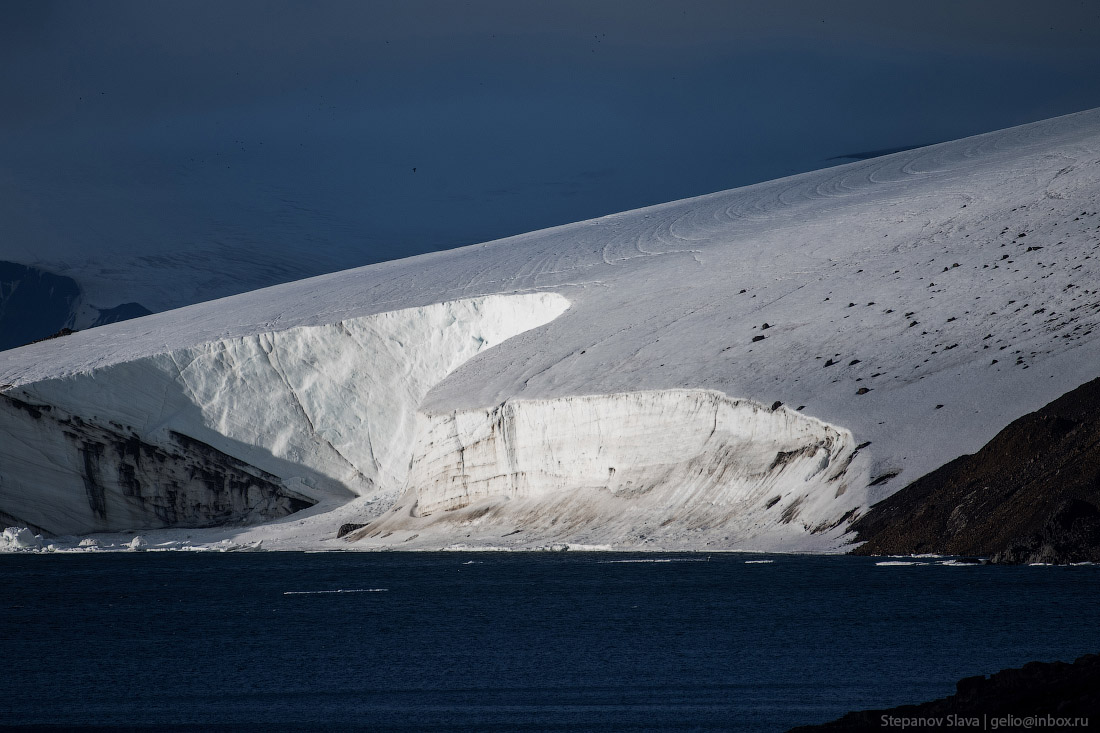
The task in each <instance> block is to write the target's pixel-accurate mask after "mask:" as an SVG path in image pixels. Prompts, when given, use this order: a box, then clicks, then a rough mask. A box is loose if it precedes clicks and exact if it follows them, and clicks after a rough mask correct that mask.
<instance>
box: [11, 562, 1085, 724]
mask: <svg viewBox="0 0 1100 733" xmlns="http://www.w3.org/2000/svg"><path fill="white" fill-rule="evenodd" d="M747 560H771V561H772V562H769V563H747V562H746V561H747ZM655 561H656V562H655ZM0 588H2V591H0V592H2V596H0V663H2V665H3V670H2V671H0V725H4V726H28V725H33V726H56V728H42V729H56V730H70V729H73V728H74V727H78V726H98V727H102V728H113V729H122V730H189V731H190V730H201V731H208V730H209V731H251V730H255V731H260V730H263V731H268V730H302V731H314V730H326V729H327V730H340V731H349V730H372V731H782V730H786V729H787V728H789V727H791V726H794V725H799V724H805V723H814V722H824V721H826V720H830V719H833V718H835V717H837V716H839V715H841V714H842V713H844V712H846V711H849V710H855V709H865V708H881V707H887V706H894V705H899V704H903V703H912V702H918V701H923V700H928V699H933V698H937V697H942V696H944V695H948V694H951V693H952V692H953V691H954V683H955V681H956V680H957V679H959V678H961V677H965V676H969V675H975V674H985V673H991V672H994V671H997V670H1000V669H1002V668H1005V667H1011V666H1019V665H1021V664H1023V663H1024V662H1027V661H1031V660H1044V661H1052V660H1056V659H1060V660H1065V661H1070V660H1072V659H1074V658H1075V657H1077V656H1079V655H1081V654H1084V653H1087V652H1098V651H1100V623H1098V621H1100V604H1098V603H1097V602H1096V599H1097V597H1100V567H1069V568H1066V567H995V566H973V567H949V566H943V565H938V564H931V565H920V566H880V565H876V561H875V560H874V559H869V558H855V557H813V556H789V555H787V556H783V555H771V556H756V555H741V554H715V555H711V556H710V557H709V560H708V558H707V557H706V556H693V555H624V554H607V553H574V552H565V553H546V554H540V553H531V554H527V553H525V554H497V553H468V554H466V553H463V554H458V553H438V554H436V553H378V554H350V553H349V554H333V553H329V554H298V553H254V554H245V553H224V554H222V553H122V554H87V555H85V554H71V555H49V556H43V555H35V556H28V555H5V556H0ZM332 591H342V592H332Z"/></svg>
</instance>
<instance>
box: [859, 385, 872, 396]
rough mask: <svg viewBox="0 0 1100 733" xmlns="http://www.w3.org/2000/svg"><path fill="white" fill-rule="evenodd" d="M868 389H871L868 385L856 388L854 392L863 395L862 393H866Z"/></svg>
mask: <svg viewBox="0 0 1100 733" xmlns="http://www.w3.org/2000/svg"><path fill="white" fill-rule="evenodd" d="M870 391H871V388H870V387H860V388H859V389H857V390H856V394H858V395H864V394H867V393H868V392H870Z"/></svg>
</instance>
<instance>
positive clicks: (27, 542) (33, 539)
mask: <svg viewBox="0 0 1100 733" xmlns="http://www.w3.org/2000/svg"><path fill="white" fill-rule="evenodd" d="M4 544H6V545H7V546H8V547H10V548H12V549H17V550H38V549H41V548H42V535H36V534H35V533H34V532H32V531H30V530H29V529H27V528H26V527H8V528H7V529H5V530H4Z"/></svg>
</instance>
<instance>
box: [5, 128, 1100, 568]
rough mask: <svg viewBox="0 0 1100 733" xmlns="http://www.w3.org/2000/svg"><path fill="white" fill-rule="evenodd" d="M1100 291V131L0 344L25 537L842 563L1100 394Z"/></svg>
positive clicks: (924, 160)
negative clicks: (566, 550)
mask: <svg viewBox="0 0 1100 733" xmlns="http://www.w3.org/2000/svg"><path fill="white" fill-rule="evenodd" d="M1098 280H1100V111H1097V110H1093V111H1089V112H1083V113H1079V114H1076V115H1069V116H1066V117H1060V118H1056V119H1053V120H1047V121H1044V122H1040V123H1035V124H1031V125H1025V126H1022V127H1017V128H1012V129H1009V130H1002V131H999V132H994V133H989V134H986V135H979V136H976V137H973V138H967V139H965V140H959V141H955V142H950V143H943V144H940V145H934V146H931V147H927V148H922V149H917V150H910V151H905V152H901V153H896V154H893V155H888V156H884V157H881V158H875V159H872V160H867V161H862V162H857V163H852V164H849V165H844V166H838V167H835V168H829V169H826V170H822V171H817V172H813V173H808V174H803V175H798V176H792V177H790V178H784V179H780V180H777V181H771V182H768V183H762V184H757V185H754V186H748V187H745V188H741V189H736V190H732V191H726V192H721V193H716V194H712V195H709V196H702V197H699V198H694V199H688V200H684V201H677V202H672V203H669V204H664V205H661V206H654V207H649V208H646V209H640V210H637V211H631V212H626V213H622V214H616V215H611V216H606V217H601V218H599V219H594V220H591V221H585V222H579V223H576V224H571V225H567V226H562V227H557V228H554V229H548V230H545V231H541V232H533V233H531V234H526V235H522V236H518V237H512V238H509V239H505V240H500V241H496V242H489V243H486V244H482V245H475V246H471V247H465V248H462V249H459V250H453V251H448V252H439V253H434V254H431V255H425V256H421V257H415V258H409V259H406V260H400V261H395V262H389V263H384V264H381V265H373V266H370V267H365V268H360V269H357V270H349V271H346V272H340V273H335V274H332V275H327V276H322V277H318V278H312V279H309V280H303V281H299V282H295V283H289V284H286V285H282V286H277V287H273V288H267V289H265V290H261V291H255V292H251V293H246V294H243V295H240V296H235V297H233V298H226V299H223V300H220V301H214V302H211V303H203V304H199V305H195V306H190V307H188V308H183V309H179V310H176V311H171V312H166V313H159V314H155V315H152V316H147V317H145V318H140V319H136V320H133V321H127V322H124V323H118V324H113V325H108V326H103V327H101V328H97V329H91V330H88V331H85V332H81V333H77V334H74V335H71V336H68V337H65V338H63V339H56V340H54V341H52V342H44V343H40V344H34V345H32V346H28V347H24V348H21V349H16V350H12V351H6V352H2V353H0V393H2V395H3V397H4V399H3V400H0V402H3V405H2V406H0V415H2V418H0V420H2V421H3V422H2V424H0V431H2V434H3V437H4V439H3V442H2V445H0V521H3V522H4V523H5V524H9V525H19V526H27V527H30V528H31V529H32V530H34V531H36V532H37V531H38V530H48V531H50V532H53V533H70V534H71V533H81V534H82V533H88V532H110V531H112V530H116V531H117V530H121V529H140V530H141V533H142V535H143V536H144V537H146V539H147V540H148V541H149V542H150V543H151V544H153V545H154V546H155V545H157V544H158V543H159V542H162V541H168V540H169V539H171V540H173V541H176V540H178V541H184V540H189V541H192V542H203V543H216V542H221V541H222V540H224V539H229V540H231V541H232V542H236V543H238V544H249V543H254V542H258V541H261V540H262V541H263V547H264V548H265V549H267V548H270V549H281V548H288V549H289V548H300V549H324V548H331V549H337V548H339V549H366V548H369V547H381V546H387V547H401V548H405V547H407V548H414V547H415V548H431V547H455V546H477V547H490V546H492V547H509V548H524V547H526V548H530V547H538V546H548V545H550V544H554V543H561V542H566V543H580V544H585V545H599V546H614V547H640V548H653V549H665V548H666V547H667V548H680V549H687V548H699V549H705V548H710V549H748V550H751V549H762V550H783V549H787V550H797V549H801V550H817V551H828V550H837V549H840V548H841V547H842V546H843V544H844V542H845V535H844V534H843V532H844V530H845V529H846V520H844V517H845V516H849V518H850V517H851V516H855V514H858V513H859V512H860V511H861V510H862V508H863V507H865V506H866V505H867V504H869V503H871V502H873V501H877V500H878V499H881V498H883V497H885V496H888V495H889V494H891V493H892V492H894V491H896V490H897V489H898V488H900V487H901V486H902V485H904V484H905V483H907V482H909V481H912V480H914V479H916V478H918V477H919V476H921V475H923V474H924V473H927V472H928V471H930V470H932V469H935V468H937V467H939V466H941V465H943V464H944V463H946V462H947V461H950V460H952V459H953V458H955V457H957V456H959V455H961V454H964V453H968V452H974V451H976V450H977V449H978V448H980V447H981V446H982V445H983V444H985V443H986V442H987V441H988V440H989V439H990V438H992V437H993V436H994V435H995V434H996V433H997V432H998V431H999V430H1000V429H1001V428H1003V427H1004V426H1005V425H1007V424H1008V423H1010V422H1011V421H1012V420H1014V419H1016V418H1018V417H1020V416H1021V415H1023V414H1025V413H1027V412H1030V411H1032V410H1034V409H1037V408H1038V407H1040V406H1042V405H1044V404H1046V403H1047V402H1050V401H1051V400H1052V399H1054V398H1055V397H1057V396H1059V395H1061V394H1063V393H1065V392H1067V391H1069V390H1070V389H1073V388H1074V387H1076V386H1078V385H1080V384H1082V383H1084V382H1086V381H1088V380H1090V379H1093V378H1095V377H1096V376H1097V374H1096V367H1095V364H1097V363H1098V362H1100V291H1098V290H1097V289H1095V287H1094V285H1093V284H1094V283H1095V282H1097V281H1098ZM494 314H495V315H494ZM489 323H496V324H497V325H496V326H494V327H492V328H490V327H489V326H488V325H486V324H489ZM345 330H346V331H347V333H345V332H344V331H345ZM490 346H491V348H490ZM723 401H724V402H723ZM719 402H721V403H722V405H721V406H720V408H714V409H712V406H713V405H716V404H718V403H719ZM693 405H694V407H693ZM704 405H710V406H708V407H701V406H704ZM724 410H728V414H729V415H730V416H731V417H729V420H728V423H725V424H727V425H729V426H732V427H730V428H729V430H728V431H726V430H725V429H719V427H720V425H718V424H716V420H715V417H714V416H715V415H718V414H719V413H721V412H722V411H724ZM723 414H725V413H723ZM704 416H709V419H710V424H709V426H708V427H706V428H704V427H703V426H704V425H706V419H705V417H704ZM725 419H726V418H725V417H723V418H722V420H725ZM544 421H548V422H547V423H545V425H544ZM537 425H544V426H543V427H542V428H537V427H536V426H537ZM494 426H498V427H494ZM494 430H495V431H496V432H495V433H494V432H493V431H494ZM532 430H534V432H532ZM712 430H713V431H714V432H713V435H712V434H711V431H712ZM540 431H541V432H540ZM785 431H787V432H785ZM815 431H816V432H815ZM112 436H114V437H112ZM570 436H573V437H570ZM632 441H638V442H639V444H640V443H641V442H643V441H644V442H645V444H646V445H648V450H644V449H637V451H636V452H632V451H635V448H634V447H632V443H631V442H632ZM97 445H102V446H103V447H102V450H101V449H100V448H97V447H96V446H97ZM735 445H736V446H742V448H739V449H738V450H732V449H731V448H730V447H731V446H735ZM744 446H750V447H749V448H747V449H745V448H744ZM788 454H790V455H794V456H795V457H794V458H792V459H790V461H789V462H787V463H784V462H783V459H782V456H783V455H788ZM825 455H828V464H829V465H828V466H827V467H826V468H824V469H823V470H821V471H818V472H816V473H815V472H814V469H815V467H816V465H817V464H815V463H814V461H816V460H819V459H820V458H821V457H822V456H825ZM135 456H137V458H135ZM722 456H725V457H724V458H723V457H722ZM849 458H851V461H850V462H849V461H848V459H849ZM777 459H779V460H778V462H776V461H777ZM139 462H140V465H138V463H139ZM631 462H633V464H632V465H628V464H630V463H631ZM773 463H774V464H775V465H774V466H773ZM620 464H621V465H620ZM161 465H163V466H164V467H163V469H161V468H159V466H161ZM150 466H158V467H157V468H156V469H155V470H153V469H151V468H150ZM841 467H843V474H844V476H843V477H839V478H836V480H834V481H830V480H829V479H830V478H832V477H833V476H836V475H838V474H837V473H834V472H837V471H839V470H840V468H841ZM612 468H613V469H615V470H614V473H612V471H611V469H612ZM712 469H714V470H713V473H711V470H712ZM149 471H153V473H152V474H150V473H149ZM692 471H697V473H696V474H692V473H691V472H692ZM666 472H667V473H666ZM605 474H606V475H605ZM414 476H415V477H416V478H415V480H414V481H413V482H410V480H409V479H410V477H414ZM685 477H687V478H685ZM718 477H720V478H718ZM628 481H630V482H634V484H632V485H631V486H629V487H628V486H627V484H626V483H625V482H628ZM639 482H641V483H639ZM643 485H644V486H643ZM841 485H846V488H845V491H844V492H839V491H838V489H839V488H840V487H841ZM639 486H643V488H642V489H641V490H640V489H639V488H638V487H639ZM765 486H767V487H768V489H767V490H765V489H764V488H763V487H765ZM772 488H774V491H773V490H772ZM689 494H690V497H689V496H688V495H689ZM776 496H778V497H779V500H778V501H777V502H775V503H773V504H771V506H769V502H772V500H773V499H775V498H776ZM399 497H400V498H399ZM567 497H568V498H567ZM800 497H804V498H801V499H800ZM742 499H744V500H745V501H746V502H748V503H743V504H739V503H738V502H740V501H741V500H742ZM681 500H683V501H681ZM422 501H423V506H424V507H429V506H431V507H433V508H432V509H426V510H421V509H420V508H416V509H415V510H414V505H415V507H420V505H421V502H422ZM554 501H557V502H559V503H558V507H557V509H555V511H556V512H557V513H558V514H560V515H561V518H559V519H558V521H557V523H554V518H555V517H554V516H552V513H551V512H547V513H545V514H544V513H542V509H543V508H545V507H540V506H537V505H541V504H543V503H544V502H549V503H553V502H554ZM678 502H680V503H678ZM692 502H698V503H697V504H695V503H692ZM795 502H797V507H796V508H795V509H791V511H789V512H788V511H787V510H788V509H790V508H791V506H792V505H793V504H794V503H795ZM549 503H547V504H546V505H547V506H549ZM306 505H308V506H306ZM750 505H751V506H750ZM641 507H648V508H649V510H652V513H650V511H644V510H643V509H641ZM704 507H709V508H708V509H706V510H704ZM394 509H398V511H393V510H394ZM852 509H855V514H852V515H848V512H849V511H850V510H852ZM479 512H484V513H483V514H481V515H478V513H479ZM532 512H534V513H532ZM662 512H664V514H662ZM104 515H105V516H104ZM391 515H392V516H391ZM658 515H659V516H658ZM704 516H710V517H711V520H710V521H706V520H704V519H703V517H704ZM714 516H718V517H722V518H723V520H722V522H717V523H716V522H714V520H713V517H714ZM785 516H786V518H788V519H789V521H786V522H784V518H785ZM138 518H140V519H138ZM838 519H839V520H841V522H840V524H837V525H836V526H835V527H833V523H834V522H836V521H837V520H838ZM668 520H671V521H669V523H668V524H667V525H664V526H663V527H662V524H663V523H664V522H666V521H668ZM563 522H566V526H565V527H562V526H561V525H562V524H563ZM639 522H640V524H639ZM200 524H213V525H216V526H213V527H208V528H198V527H194V526H192V527H189V528H187V529H179V528H178V526H179V525H200ZM345 524H348V525H355V524H359V525H365V526H362V527H360V529H359V530H358V531H353V532H351V533H350V534H349V535H347V536H346V537H345V538H341V539H339V540H338V539H336V538H335V534H336V530H337V528H338V527H340V526H342V525H345ZM172 526H176V527H177V528H172ZM158 527H159V528H162V529H157V528H158ZM368 527H373V528H374V529H371V530H370V531H367V532H363V531H362V530H365V529H367V528H368ZM830 527H832V528H831V529H830ZM377 529H382V530H383V531H381V532H379V533H378V534H377V535H376V536H374V537H371V536H369V535H372V534H374V532H375V530H377ZM517 529H519V530H523V531H520V532H516V531H515V530H517ZM527 530H530V531H527ZM387 532H391V533H392V534H389V535H388V536H384V535H386V534H387ZM158 533H159V534H158ZM173 533H174V534H173ZM188 535H191V536H190V537H188ZM466 535H470V536H469V537H467V536H466ZM643 535H644V537H643ZM101 537H102V538H103V539H104V541H114V539H115V535H101ZM349 537H360V538H361V539H359V540H358V541H351V540H349V539H348V538H349ZM707 543H710V544H707Z"/></svg>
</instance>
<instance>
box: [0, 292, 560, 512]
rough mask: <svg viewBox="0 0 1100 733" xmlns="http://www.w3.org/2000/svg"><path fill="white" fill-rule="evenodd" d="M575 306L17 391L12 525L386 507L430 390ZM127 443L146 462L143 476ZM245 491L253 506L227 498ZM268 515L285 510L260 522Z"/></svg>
mask: <svg viewBox="0 0 1100 733" xmlns="http://www.w3.org/2000/svg"><path fill="white" fill-rule="evenodd" d="M568 306H569V303H568V301H567V300H566V299H565V298H563V297H561V296H559V295H554V294H530V295H510V296H503V295H494V296H486V297H481V298H471V299H467V300H458V301H451V302H446V303H440V304H436V305H431V306H425V307H422V308H412V309H405V310H398V311H392V312H387V313H382V314H378V315H372V316H366V317H362V318H356V319H349V320H345V321H342V322H339V323H334V324H330V325H323V326H308V327H305V326H303V327H297V328H291V329H287V330H284V331H277V332H269V333H259V334H255V335H249V336H245V337H240V338H232V339H224V340H219V341H214V342H210V343H203V344H198V345H195V346H191V347H188V348H183V349H177V350H174V351H168V352H165V353H161V354H155V355H152V356H148V357H143V358H140V359H136V360H133V361H127V362H123V363H117V364H112V365H109V366H105V367H102V368H92V369H89V370H87V371H83V372H80V373H77V374H74V375H72V376H66V377H63V378H54V379H46V380H42V381H38V382H32V383H29V384H21V385H18V386H16V387H8V388H7V389H5V390H4V396H5V397H6V399H5V400H4V402H3V404H0V435H4V436H5V439H4V440H3V442H2V443H0V516H6V517H9V518H10V519H9V520H8V521H17V522H21V523H24V524H28V525H33V526H35V527H39V528H42V529H44V530H46V531H49V532H54V533H84V532H91V531H102V530H109V529H131V528H138V527H162V526H173V525H180V524H182V525H184V526H201V525H203V524H216V523H221V522H225V521H256V520H263V519H270V518H272V517H273V516H278V515H279V514H280V513H285V512H286V511H292V510H293V509H294V508H300V507H301V506H302V504H301V503H297V504H295V503H294V502H295V501H297V502H305V503H306V504H311V503H313V502H316V501H321V500H324V499H329V500H339V499H340V498H341V497H342V499H343V500H346V499H348V498H351V497H352V496H355V495H359V496H369V497H373V498H377V499H379V500H380V503H384V500H385V499H386V498H388V497H392V495H394V494H396V493H397V492H398V491H399V490H400V487H402V486H404V484H405V474H406V472H407V470H408V466H409V455H410V446H411V445H412V442H413V439H414V437H415V434H414V431H415V427H416V410H417V407H418V405H419V404H420V402H421V400H422V399H423V398H424V395H426V394H427V392H428V390H430V389H431V387H432V386H433V385H435V384H436V383H437V382H439V381H440V380H442V379H443V378H444V377H445V376H446V375H447V374H448V373H449V372H451V371H452V370H453V369H455V368H456V367H457V366H458V365H460V364H462V363H463V362H464V361H466V360H468V359H470V358H471V357H473V356H475V355H476V354H478V353H479V352H481V351H483V350H484V349H487V348H489V347H491V346H493V345H494V344H498V343H500V342H501V341H503V340H504V339H507V338H509V337H511V336H514V335H516V334H518V333H520V332H522V331H526V330H528V329H531V328H535V327H537V326H540V325H542V324H544V323H547V322H548V321H550V320H552V319H554V318H556V317H557V316H558V315H560V314H561V313H562V312H563V311H565V310H566V308H568ZM77 425H79V426H81V429H80V430H77V429H76V428H75V426H77ZM128 442H130V443H131V444H134V445H138V446H139V447H138V448H137V449H136V450H137V455H138V456H139V457H140V456H142V455H144V453H143V451H144V452H145V453H148V454H149V457H148V460H146V461H144V462H143V463H141V465H140V466H138V465H136V464H135V462H134V461H133V460H132V455H133V451H132V450H131V451H129V452H127V450H128V449H126V448H125V445H126V444H127V443H128ZM157 451H159V454H157ZM215 464H218V465H217V466H215ZM218 466H220V467H218ZM230 469H231V470H230ZM227 471H228V473H227ZM234 472H236V473H234ZM241 472H244V473H247V474H248V476H250V477H251V478H246V477H244V476H242V475H239V474H240V473H241ZM211 476H216V477H220V478H210V477H211ZM232 486H236V487H237V489H238V493H241V492H242V491H243V496H244V497H245V498H244V499H241V500H237V499H225V497H224V496H221V495H223V494H225V493H226V492H227V491H230V489H231V488H232ZM249 487H252V488H251V489H250V488H249ZM250 490H251V492H252V493H251V496H252V500H249V499H248V498H247V497H248V496H249V491H250ZM263 491H266V492H267V494H268V495H269V496H268V498H261V494H262V493H263ZM257 492H260V493H257ZM218 496H221V498H217V497H218ZM151 497H152V498H151ZM292 499H293V501H292ZM253 500H254V501H253ZM227 502H228V505H229V506H230V508H231V511H229V512H228V513H227V512H226V511H225V506H226V504H227ZM263 504H271V505H272V506H273V507H274V508H273V509H272V510H271V511H269V512H267V513H263V512H260V513H257V512H255V511H253V509H254V508H255V507H256V506H259V505H263ZM169 506H171V507H183V508H185V509H186V511H183V512H182V513H181V512H180V511H177V510H176V509H166V508H165V507H169ZM212 507H216V508H212Z"/></svg>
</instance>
